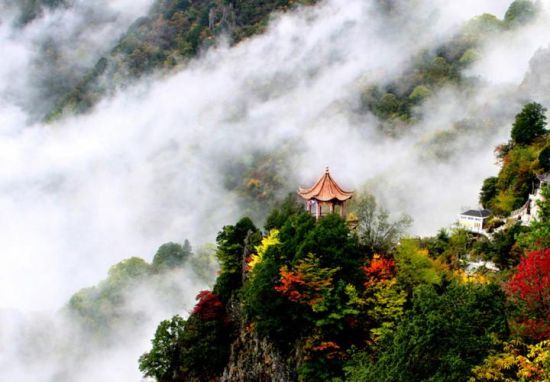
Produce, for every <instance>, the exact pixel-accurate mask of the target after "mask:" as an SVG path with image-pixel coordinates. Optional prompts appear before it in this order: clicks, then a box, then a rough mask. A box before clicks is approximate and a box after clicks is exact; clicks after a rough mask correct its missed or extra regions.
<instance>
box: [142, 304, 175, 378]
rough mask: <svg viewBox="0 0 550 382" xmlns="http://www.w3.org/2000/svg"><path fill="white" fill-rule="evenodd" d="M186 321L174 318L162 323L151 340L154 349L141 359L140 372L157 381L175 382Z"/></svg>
mask: <svg viewBox="0 0 550 382" xmlns="http://www.w3.org/2000/svg"><path fill="white" fill-rule="evenodd" d="M184 329H185V320H184V319H183V318H181V317H180V316H177V315H176V316H174V317H172V319H171V320H164V321H162V322H161V323H160V324H159V326H158V327H157V331H156V332H155V337H154V338H153V339H152V340H151V343H152V345H153V347H152V349H151V350H150V351H149V352H147V353H145V354H143V355H142V356H141V357H140V358H139V370H140V371H141V372H142V373H143V375H144V376H146V377H153V378H156V379H157V381H159V382H163V381H173V380H174V379H176V378H177V376H178V373H179V367H180V365H181V351H180V341H181V340H182V338H183V336H184Z"/></svg>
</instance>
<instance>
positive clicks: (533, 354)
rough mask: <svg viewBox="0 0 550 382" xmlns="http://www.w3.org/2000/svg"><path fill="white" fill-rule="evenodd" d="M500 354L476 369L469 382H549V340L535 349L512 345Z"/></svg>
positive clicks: (513, 343) (517, 343) (529, 346)
mask: <svg viewBox="0 0 550 382" xmlns="http://www.w3.org/2000/svg"><path fill="white" fill-rule="evenodd" d="M503 350H504V351H503V352H502V353H500V354H495V355H491V356H489V357H487V358H486V359H485V362H484V363H483V364H482V365H480V366H476V367H475V368H474V369H473V370H472V377H471V378H470V379H469V380H468V382H547V381H550V340H546V341H542V342H539V343H538V344H535V345H525V344H523V343H521V342H519V341H512V342H510V343H505V344H504V349H503Z"/></svg>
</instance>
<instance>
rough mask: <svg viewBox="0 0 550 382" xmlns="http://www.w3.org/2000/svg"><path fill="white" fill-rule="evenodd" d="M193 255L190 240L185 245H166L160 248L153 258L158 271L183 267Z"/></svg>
mask: <svg viewBox="0 0 550 382" xmlns="http://www.w3.org/2000/svg"><path fill="white" fill-rule="evenodd" d="M191 255H192V250H191V244H189V241H188V240H185V242H184V243H183V245H181V244H177V243H165V244H163V245H161V246H160V247H159V249H158V250H157V253H156V254H155V257H153V267H154V268H155V270H157V271H163V270H168V269H172V268H177V267H181V266H183V264H184V263H185V262H186V261H187V259H189V257H190V256H191Z"/></svg>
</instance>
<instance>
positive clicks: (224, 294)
mask: <svg viewBox="0 0 550 382" xmlns="http://www.w3.org/2000/svg"><path fill="white" fill-rule="evenodd" d="M254 234H258V229H257V228H256V227H255V226H254V223H252V220H250V219H249V218H242V219H241V220H239V221H238V222H237V224H235V225H234V226H233V225H228V226H225V227H223V229H222V231H221V232H220V233H218V236H217V237H216V242H217V243H218V249H217V251H216V256H217V257H218V260H219V262H220V266H221V270H220V275H219V276H218V279H217V281H216V285H215V286H214V293H215V294H217V295H218V296H220V298H221V300H222V301H224V302H227V301H228V300H229V297H230V296H231V293H233V292H234V291H235V290H237V289H238V288H240V287H241V284H242V271H243V260H244V259H243V257H244V256H245V253H244V251H245V248H246V246H247V245H249V246H250V245H254V244H256V243H246V239H247V238H249V237H252V235H254Z"/></svg>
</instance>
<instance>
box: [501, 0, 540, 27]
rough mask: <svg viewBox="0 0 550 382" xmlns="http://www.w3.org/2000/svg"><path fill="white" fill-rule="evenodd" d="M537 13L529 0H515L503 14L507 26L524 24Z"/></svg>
mask: <svg viewBox="0 0 550 382" xmlns="http://www.w3.org/2000/svg"><path fill="white" fill-rule="evenodd" d="M536 15H537V7H536V5H535V4H534V3H533V2H532V1H530V0H515V1H514V2H513V3H512V4H511V5H510V7H508V10H507V11H506V13H505V14H504V21H505V23H506V24H507V25H508V26H516V25H520V24H525V23H527V22H529V21H531V20H532V19H534V18H535V16H536Z"/></svg>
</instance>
